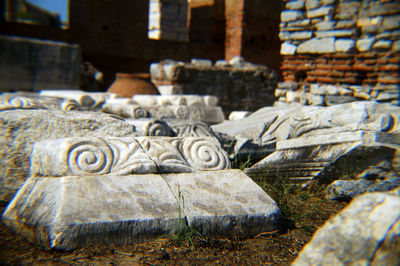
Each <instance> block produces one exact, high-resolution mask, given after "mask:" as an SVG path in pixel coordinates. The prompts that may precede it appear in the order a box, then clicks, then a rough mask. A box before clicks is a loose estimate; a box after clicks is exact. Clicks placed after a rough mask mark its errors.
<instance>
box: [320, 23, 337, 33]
mask: <svg viewBox="0 0 400 266" xmlns="http://www.w3.org/2000/svg"><path fill="white" fill-rule="evenodd" d="M335 24H336V21H322V22H319V23H317V24H316V25H315V26H316V27H317V30H318V31H329V30H332V29H334V28H335Z"/></svg>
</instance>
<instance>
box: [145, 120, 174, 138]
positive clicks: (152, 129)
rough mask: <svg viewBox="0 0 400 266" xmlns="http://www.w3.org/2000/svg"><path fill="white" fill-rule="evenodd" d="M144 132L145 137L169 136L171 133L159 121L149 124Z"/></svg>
mask: <svg viewBox="0 0 400 266" xmlns="http://www.w3.org/2000/svg"><path fill="white" fill-rule="evenodd" d="M146 132H147V136H167V137H168V136H171V131H170V129H169V128H168V126H167V125H166V124H164V123H161V122H159V121H156V122H154V123H151V124H149V126H148V128H147V130H146Z"/></svg>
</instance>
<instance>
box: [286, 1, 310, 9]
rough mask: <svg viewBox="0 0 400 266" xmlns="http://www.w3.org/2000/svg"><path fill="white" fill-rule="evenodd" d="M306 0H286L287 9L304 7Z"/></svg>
mask: <svg viewBox="0 0 400 266" xmlns="http://www.w3.org/2000/svg"><path fill="white" fill-rule="evenodd" d="M304 2H305V0H295V1H289V2H286V8H287V9H303V8H304Z"/></svg>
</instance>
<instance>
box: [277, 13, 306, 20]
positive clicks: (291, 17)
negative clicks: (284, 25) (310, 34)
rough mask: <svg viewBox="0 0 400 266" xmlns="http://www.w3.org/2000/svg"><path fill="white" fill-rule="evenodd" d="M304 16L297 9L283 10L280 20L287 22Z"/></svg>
mask: <svg viewBox="0 0 400 266" xmlns="http://www.w3.org/2000/svg"><path fill="white" fill-rule="evenodd" d="M302 18H304V13H303V12H302V11H298V10H285V11H283V12H282V13H281V21H282V22H289V21H294V20H299V19H302Z"/></svg>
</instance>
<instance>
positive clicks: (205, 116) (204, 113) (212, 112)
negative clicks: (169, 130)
mask: <svg viewBox="0 0 400 266" xmlns="http://www.w3.org/2000/svg"><path fill="white" fill-rule="evenodd" d="M143 108H144V109H145V110H146V111H147V113H148V115H149V117H152V118H157V119H171V118H175V119H191V120H194V121H202V122H205V123H209V124H216V123H221V122H222V121H224V119H225V117H224V113H223V112H222V109H221V107H219V106H196V105H192V106H185V105H181V106H173V105H166V106H143Z"/></svg>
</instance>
